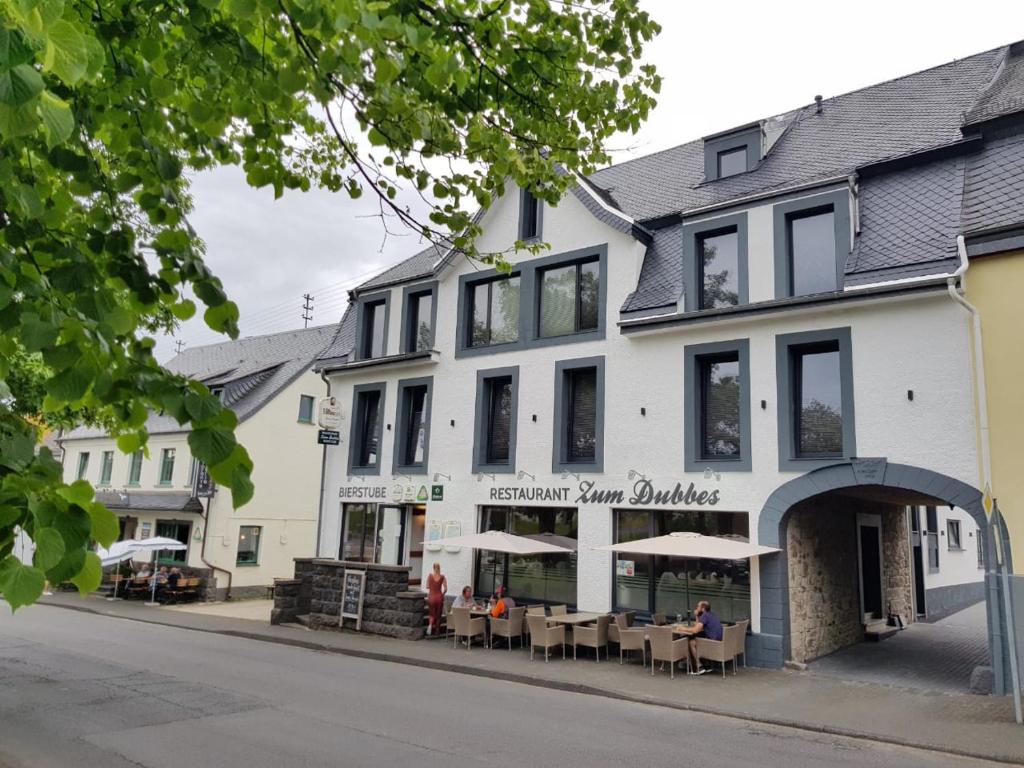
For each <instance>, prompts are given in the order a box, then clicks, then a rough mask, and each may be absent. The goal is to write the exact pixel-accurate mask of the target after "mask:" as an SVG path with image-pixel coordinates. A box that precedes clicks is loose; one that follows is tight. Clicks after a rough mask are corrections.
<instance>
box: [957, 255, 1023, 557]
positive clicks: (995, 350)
mask: <svg viewBox="0 0 1024 768" xmlns="http://www.w3.org/2000/svg"><path fill="white" fill-rule="evenodd" d="M1021 297H1024V251H1012V252H1009V253H1005V254H998V255H994V256H984V257H980V258H978V259H976V260H974V259H972V261H971V266H970V269H969V270H968V271H967V299H968V301H970V302H971V303H972V304H974V306H976V307H977V308H978V310H979V311H980V313H981V333H982V345H983V347H984V355H985V385H986V390H987V398H986V399H987V402H988V422H989V445H990V448H991V452H992V495H993V496H994V497H995V498H996V500H997V501H998V502H999V509H1000V511H1002V513H1003V516H1004V517H1005V519H1006V524H1007V527H1008V528H1009V531H1010V547H1011V550H1012V552H1013V558H1014V565H1015V567H1014V570H1015V571H1016V572H1017V573H1022V572H1024V389H1022V385H1024V333H1022V331H1024V311H1022V298H1021Z"/></svg>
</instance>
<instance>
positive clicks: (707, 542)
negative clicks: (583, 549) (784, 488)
mask: <svg viewBox="0 0 1024 768" xmlns="http://www.w3.org/2000/svg"><path fill="white" fill-rule="evenodd" d="M594 549H599V550H602V551H604V552H628V553H630V554H634V555H656V556H657V555H661V556H664V557H681V558H692V559H694V560H700V559H704V558H706V559H708V560H743V559H745V558H748V557H759V556H761V555H770V554H771V553H772V552H779V551H781V550H779V549H777V548H775V547H762V546H761V545H759V544H751V543H750V542H749V541H746V540H745V539H743V538H742V537H735V538H734V537H731V536H730V537H729V538H726V537H724V536H705V535H704V534H702V533H693V532H690V531H677V532H675V533H669V534H666V535H664V536H654V537H651V538H649V539H637V540H636V541H624V542H622V543H620V544H604V545H602V546H599V547H594ZM686 605H687V610H689V606H690V577H689V574H687V576H686Z"/></svg>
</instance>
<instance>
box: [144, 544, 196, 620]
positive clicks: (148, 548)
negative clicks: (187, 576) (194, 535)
mask: <svg viewBox="0 0 1024 768" xmlns="http://www.w3.org/2000/svg"><path fill="white" fill-rule="evenodd" d="M133 545H134V546H135V547H137V551H138V552H162V551H164V550H168V549H169V550H173V551H179V552H180V551H181V550H183V549H188V544H182V543H181V542H180V541H178V540H177V539H171V538H168V537H167V536H151V537H150V538H148V539H139V540H138V541H136V542H133ZM156 604H157V603H156V568H154V569H153V578H152V579H151V588H150V595H149V602H148V603H146V605H156Z"/></svg>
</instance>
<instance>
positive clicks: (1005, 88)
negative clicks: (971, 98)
mask: <svg viewBox="0 0 1024 768" xmlns="http://www.w3.org/2000/svg"><path fill="white" fill-rule="evenodd" d="M1022 109H1024V41H1021V42H1018V43H1013V44H1012V45H1011V46H1010V47H1009V50H1008V52H1007V56H1006V60H1005V61H1004V62H1003V66H1002V67H1001V68H1000V69H999V72H998V74H997V75H996V77H995V79H994V80H993V81H992V84H991V85H990V86H989V88H988V89H987V90H986V91H985V93H984V94H982V96H981V97H980V98H979V99H978V101H977V103H976V104H974V106H973V107H972V108H971V109H970V110H969V111H968V112H967V116H966V120H965V121H964V122H965V123H966V124H968V125H974V124H977V123H981V122H985V121H987V120H993V119H995V118H998V117H1003V116H1005V115H1008V114H1011V113H1013V112H1019V111H1020V110H1022Z"/></svg>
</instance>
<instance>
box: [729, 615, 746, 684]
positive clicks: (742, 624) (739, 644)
mask: <svg viewBox="0 0 1024 768" xmlns="http://www.w3.org/2000/svg"><path fill="white" fill-rule="evenodd" d="M736 626H737V627H738V628H739V631H737V632H734V633H733V634H732V638H733V640H734V641H735V642H734V645H733V647H732V648H731V649H730V650H731V651H732V671H733V673H735V672H736V657H737V656H742V657H743V666H744V667H746V666H747V628H748V627H749V626H750V619H744V620H743V621H737V622H736Z"/></svg>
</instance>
